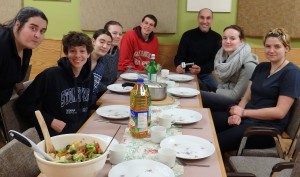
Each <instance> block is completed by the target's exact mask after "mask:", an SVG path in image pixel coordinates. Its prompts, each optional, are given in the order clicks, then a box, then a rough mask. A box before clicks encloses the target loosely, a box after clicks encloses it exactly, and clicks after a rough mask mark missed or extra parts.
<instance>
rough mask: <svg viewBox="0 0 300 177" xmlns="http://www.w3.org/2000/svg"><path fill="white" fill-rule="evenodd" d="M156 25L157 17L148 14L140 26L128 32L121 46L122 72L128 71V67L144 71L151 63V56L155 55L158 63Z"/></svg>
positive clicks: (120, 60) (120, 66)
mask: <svg viewBox="0 0 300 177" xmlns="http://www.w3.org/2000/svg"><path fill="white" fill-rule="evenodd" d="M156 25H157V19H156V17H155V16H154V15H151V14H148V15H145V16H144V17H143V19H142V22H141V24H140V26H137V27H135V28H133V30H129V31H127V32H126V34H125V35H124V36H123V39H122V41H121V45H120V58H119V64H118V70H119V71H120V72H124V71H126V69H127V67H128V66H131V68H132V69H134V70H138V71H143V70H144V66H145V65H147V64H148V63H149V62H150V57H151V54H155V56H156V59H155V60H156V62H157V61H158V58H157V56H158V39H157V37H156V36H154V32H153V31H154V30H155V28H156Z"/></svg>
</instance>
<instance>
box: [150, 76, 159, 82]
mask: <svg viewBox="0 0 300 177" xmlns="http://www.w3.org/2000/svg"><path fill="white" fill-rule="evenodd" d="M150 78H151V81H154V82H156V81H157V74H151V76H150Z"/></svg>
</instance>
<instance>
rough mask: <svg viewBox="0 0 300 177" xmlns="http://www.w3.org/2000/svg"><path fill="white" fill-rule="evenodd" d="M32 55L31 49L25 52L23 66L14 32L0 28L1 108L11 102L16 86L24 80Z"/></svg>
mask: <svg viewBox="0 0 300 177" xmlns="http://www.w3.org/2000/svg"><path fill="white" fill-rule="evenodd" d="M31 55H32V50H31V49H24V50H23V65H22V66H21V58H20V57H19V55H18V52H17V47H16V43H15V39H14V36H13V32H12V30H11V29H9V28H4V27H0V106H2V105H4V104H5V103H6V102H8V101H9V99H10V97H11V95H12V92H13V88H14V86H15V84H16V83H19V82H21V81H22V80H23V79H24V77H25V75H26V72H27V69H28V66H29V61H30V58H31Z"/></svg>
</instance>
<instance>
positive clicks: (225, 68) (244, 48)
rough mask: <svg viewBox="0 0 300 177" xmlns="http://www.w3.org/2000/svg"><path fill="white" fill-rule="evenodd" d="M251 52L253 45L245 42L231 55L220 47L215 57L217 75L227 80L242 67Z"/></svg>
mask: <svg viewBox="0 0 300 177" xmlns="http://www.w3.org/2000/svg"><path fill="white" fill-rule="evenodd" d="M250 53H251V47H250V46H249V45H248V44H246V43H244V44H242V45H241V46H239V47H238V48H237V49H236V50H235V51H234V52H233V53H232V54H231V55H229V56H228V54H227V53H226V52H225V51H224V49H223V47H221V48H220V50H219V51H218V53H217V54H216V57H215V67H214V69H215V72H216V75H217V76H218V77H219V78H220V79H221V80H223V81H227V80H228V79H229V78H230V77H231V76H232V75H234V74H235V73H236V72H237V71H239V70H240V69H241V67H242V66H243V64H244V62H245V61H244V60H245V59H246V58H247V55H249V54H250Z"/></svg>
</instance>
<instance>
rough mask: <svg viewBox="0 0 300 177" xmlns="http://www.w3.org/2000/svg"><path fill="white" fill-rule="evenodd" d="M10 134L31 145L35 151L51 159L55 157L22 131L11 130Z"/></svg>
mask: <svg viewBox="0 0 300 177" xmlns="http://www.w3.org/2000/svg"><path fill="white" fill-rule="evenodd" d="M8 133H9V135H10V136H12V137H14V138H15V139H17V140H18V141H20V142H21V143H23V144H25V145H26V146H28V147H31V148H32V149H33V150H34V151H35V152H37V153H39V154H41V155H42V156H44V157H45V159H47V160H49V161H53V158H52V157H51V156H49V155H48V154H47V153H45V151H43V150H42V149H41V148H39V147H38V146H37V145H36V144H35V143H34V142H33V141H31V140H30V139H29V138H27V137H26V136H24V135H23V134H22V133H19V132H17V131H15V130H9V131H8Z"/></svg>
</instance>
